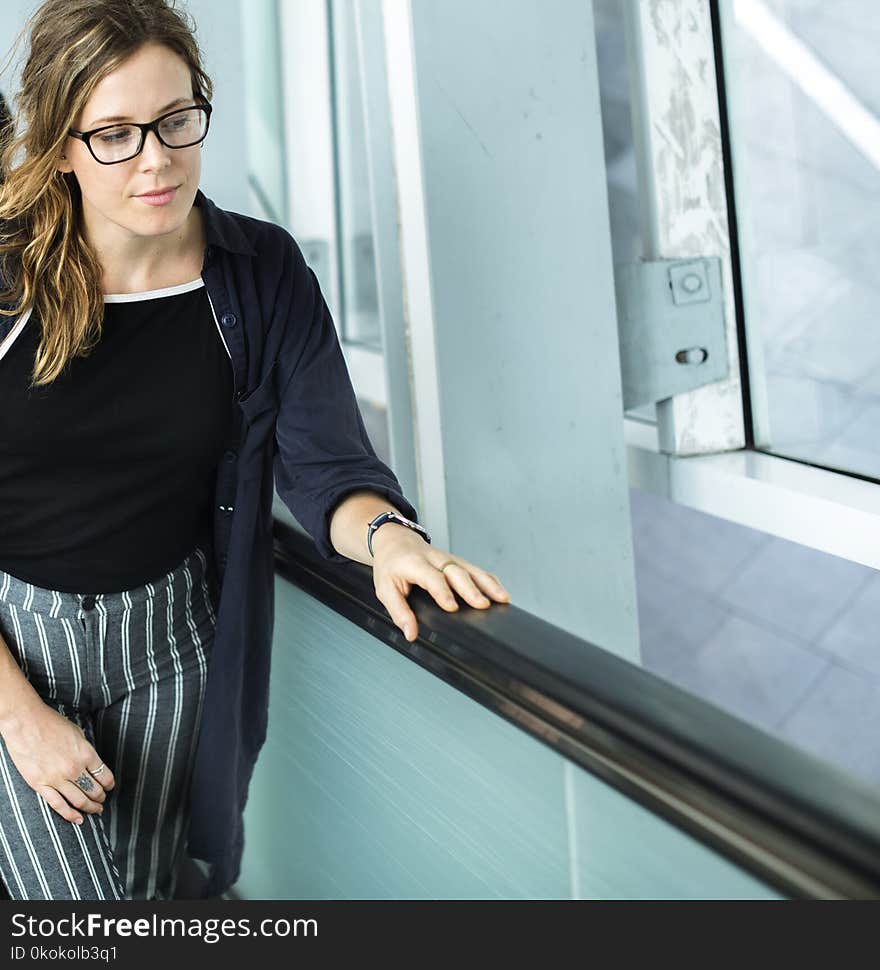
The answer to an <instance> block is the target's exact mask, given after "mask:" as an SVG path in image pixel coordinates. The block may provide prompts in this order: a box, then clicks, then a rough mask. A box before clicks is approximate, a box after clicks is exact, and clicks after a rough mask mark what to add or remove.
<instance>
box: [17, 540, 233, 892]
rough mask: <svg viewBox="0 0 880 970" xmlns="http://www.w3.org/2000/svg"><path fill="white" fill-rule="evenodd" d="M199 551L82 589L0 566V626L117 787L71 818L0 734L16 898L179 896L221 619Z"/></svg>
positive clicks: (205, 560)
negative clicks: (117, 586) (158, 575)
mask: <svg viewBox="0 0 880 970" xmlns="http://www.w3.org/2000/svg"><path fill="white" fill-rule="evenodd" d="M216 589H217V587H216V579H215V577H214V574H213V571H212V567H211V566H209V557H208V556H206V553H205V551H203V550H202V549H201V548H197V549H195V550H194V551H193V553H192V554H191V555H190V556H188V557H187V558H186V559H185V560H184V561H183V562H182V563H181V564H180V565H179V566H178V567H177V568H176V569H174V570H172V571H171V572H169V573H168V574H167V575H166V576H164V577H163V578H162V579H161V580H157V581H155V582H152V583H147V584H146V585H145V586H141V587H138V588H137V589H133V590H127V591H125V592H122V593H99V594H94V595H92V596H86V595H84V594H80V593H63V592H58V591H57V590H47V589H42V588H40V587H37V586H33V585H32V584H30V583H26V582H24V581H22V580H19V579H16V578H14V577H13V576H10V575H9V574H8V573H5V572H3V571H2V570H0V634H2V635H3V639H4V640H5V642H6V644H7V646H8V647H9V650H10V652H11V653H12V655H13V657H14V658H15V659H16V661H17V662H18V664H19V666H20V667H21V669H22V670H23V672H24V673H25V676H26V677H27V678H28V681H29V682H30V683H31V685H32V686H33V687H34V688H35V689H36V690H37V692H38V693H39V694H40V696H41V697H42V698H43V700H45V702H46V703H47V704H50V705H51V706H52V707H53V708H55V709H56V710H58V711H59V712H60V713H61V714H63V715H64V716H65V717H67V718H69V719H70V720H72V721H75V722H76V723H77V724H79V725H80V726H81V727H82V728H83V730H84V732H85V734H86V737H87V738H88V739H89V742H90V743H91V744H92V745H94V747H95V750H96V751H97V752H98V756H99V757H100V758H101V759H102V760H103V761H104V762H105V763H106V764H107V765H109V767H110V769H111V770H112V771H113V773H114V776H115V778H116V787H115V788H114V789H113V791H111V792H108V793H107V799H106V801H105V802H104V812H103V814H102V815H100V816H99V815H93V814H89V813H83V818H84V821H83V824H82V825H76V824H74V823H73V822H68V821H67V820H66V819H63V818H62V817H61V816H60V815H58V814H57V813H56V812H55V811H53V810H52V809H51V808H50V807H49V805H48V804H47V803H46V802H45V800H44V799H43V798H42V796H40V795H38V794H37V793H36V792H34V791H33V790H32V789H31V788H30V787H28V785H27V784H26V783H25V781H24V779H23V778H22V776H21V775H20V773H19V772H18V770H17V769H16V767H15V764H14V763H13V761H12V759H11V758H10V756H9V753H8V752H7V750H6V745H5V743H3V741H2V739H0V877H2V880H3V882H4V884H5V886H6V889H7V891H8V893H9V894H10V896H11V897H12V898H13V899H171V898H173V895H174V889H175V885H176V881H177V871H178V866H179V864H180V861H181V858H182V854H183V852H184V850H185V848H186V847H185V845H184V833H185V831H186V821H187V810H188V791H189V781H190V775H191V772H192V765H193V759H194V756H195V749H196V740H197V736H198V728H199V724H200V722H201V715H202V703H203V699H204V693H205V683H206V680H207V673H208V658H209V656H210V650H211V645H212V643H213V639H214V629H215V627H216V604H217V593H216Z"/></svg>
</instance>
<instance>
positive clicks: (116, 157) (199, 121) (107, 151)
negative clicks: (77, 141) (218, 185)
mask: <svg viewBox="0 0 880 970" xmlns="http://www.w3.org/2000/svg"><path fill="white" fill-rule="evenodd" d="M207 130H208V112H207V111H205V110H204V109H203V108H184V109H183V110H182V111H175V112H174V114H170V115H168V116H167V117H166V118H164V119H163V120H162V122H161V123H160V124H159V135H160V136H161V140H162V141H163V142H164V143H165V144H166V145H167V146H168V147H169V148H186V147H187V146H188V145H195V144H197V143H198V142H200V141H201V140H202V139H203V138H204V137H205V133H206V131H207ZM140 140H141V130H140V128H137V127H136V126H135V125H116V126H114V127H113V128H105V129H104V130H103V131H100V132H98V134H96V135H92V137H91V139H90V141H89V145H90V147H91V149H92V151H93V152H94V154H95V157H96V158H97V159H98V160H99V161H102V162H122V161H125V160H126V159H127V158H133V157H134V156H135V155H137V153H138V150H139V148H140Z"/></svg>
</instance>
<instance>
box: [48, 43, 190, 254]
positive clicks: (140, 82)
mask: <svg viewBox="0 0 880 970" xmlns="http://www.w3.org/2000/svg"><path fill="white" fill-rule="evenodd" d="M193 103H194V99H193V94H192V80H191V78H190V73H189V68H188V67H187V65H186V63H185V62H184V61H183V60H182V59H181V58H180V57H179V56H178V55H177V54H175V53H174V52H173V51H172V50H170V48H168V47H165V46H164V45H161V44H156V43H148V44H144V46H143V47H141V48H140V49H139V50H137V51H136V52H135V53H134V54H132V56H131V57H129V58H128V60H126V61H123V63H122V64H120V65H119V67H117V68H116V70H115V71H112V72H111V73H110V74H108V75H107V77H105V78H104V79H103V80H101V81H100V82H99V83H98V85H97V86H96V87H95V89H94V91H92V94H91V97H90V98H89V100H88V101H87V102H86V105H85V107H84V108H83V110H82V113H81V114H80V115H79V117H77V118H76V119H75V121H74V124H73V127H74V128H75V129H76V130H77V131H91V130H92V129H93V128H100V127H101V126H102V125H107V124H112V123H113V122H115V121H139V122H147V121H152V120H153V119H154V118H158V117H159V116H160V115H163V114H165V113H167V112H168V111H172V110H173V109H174V108H176V107H186V106H187V105H190V104H193ZM200 152H201V149H200V146H199V145H193V146H192V147H190V148H166V147H165V146H164V145H163V144H162V143H161V142H160V141H159V139H158V138H157V137H156V133H155V132H153V131H151V132H149V133H148V134H147V137H146V140H145V141H144V147H143V150H142V151H141V153H140V154H139V155H136V156H135V157H134V158H132V159H129V160H128V161H127V162H117V163H116V164H114V165H102V164H101V163H100V162H97V161H96V160H95V159H94V158H93V157H92V155H91V153H90V152H89V149H88V148H87V147H86V144H85V142H83V141H81V140H80V139H78V138H68V139H67V142H66V144H65V148H64V154H65V155H66V156H67V157H66V159H61V160H59V162H58V169H59V171H62V172H73V173H74V175H75V176H76V179H77V182H79V187H80V190H81V192H82V202H83V216H84V219H85V228H86V233H87V235H88V236H89V238H91V239H93V240H97V239H101V240H105V239H113V238H118V234H119V232H120V231H121V233H122V235H123V236H126V237H129V238H130V237H131V236H140V237H156V236H163V235H166V234H169V233H175V232H177V231H178V230H181V229H182V228H183V226H184V223H185V222H186V220H187V216H188V215H189V213H190V211H191V209H192V205H193V200H194V199H195V195H196V190H197V189H198V186H199V177H200V175H201V153H200ZM166 188H171V189H173V190H174V191H173V192H172V195H171V199H170V201H168V202H166V203H164V204H161V205H155V204H149V203H148V202H146V201H145V200H144V199H143V198H140V196H142V195H143V194H144V193H149V192H155V191H156V190H157V189H166Z"/></svg>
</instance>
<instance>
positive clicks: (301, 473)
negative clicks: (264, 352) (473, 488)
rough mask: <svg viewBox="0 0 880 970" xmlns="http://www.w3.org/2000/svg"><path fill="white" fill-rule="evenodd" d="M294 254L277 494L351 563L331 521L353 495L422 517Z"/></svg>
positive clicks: (307, 272)
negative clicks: (371, 429) (379, 452)
mask: <svg viewBox="0 0 880 970" xmlns="http://www.w3.org/2000/svg"><path fill="white" fill-rule="evenodd" d="M293 250H294V253H293V268H292V272H293V275H294V279H293V281H292V283H293V285H292V288H291V301H292V308H291V311H290V313H289V315H288V321H287V325H288V327H294V328H296V335H295V336H296V337H297V339H295V340H292V341H291V342H290V343H291V346H293V347H295V351H294V353H295V354H296V362H295V364H294V366H293V371H292V372H291V374H290V376H289V378H288V379H287V383H286V386H285V388H284V390H283V392H282V393H281V396H280V402H279V409H278V415H277V419H276V426H275V440H276V444H277V448H276V451H275V457H274V472H275V487H276V489H277V492H278V495H279V497H280V498H281V500H282V501H283V502H284V503H285V505H286V506H287V507H288V508H289V509H290V511H291V512H292V513H293V515H294V516H295V517H296V519H297V521H298V522H299V523H300V525H302V527H303V528H304V529H305V530H306V531H307V532H308V533H309V534H310V535H311V536H312V538H313V539H314V540H315V543H316V545H317V548H318V550H319V552H320V553H321V555H322V556H323V557H324V558H325V559H329V560H332V561H337V562H345V561H346V557H345V556H342V555H340V554H339V553H338V552H336V550H335V549H334V548H333V545H332V544H331V542H330V519H331V517H332V514H333V511H334V509H335V507H336V506H337V505H338V504H339V502H341V501H342V499H344V498H345V496H346V495H348V494H350V493H351V492H355V491H361V490H368V491H371V492H376V493H378V494H380V495H382V496H384V497H385V498H387V499H388V501H389V502H390V503H391V504H392V505H393V506H394V507H395V508H397V509H399V510H400V512H402V513H403V515H405V516H407V517H409V518H411V519H413V520H417V514H416V510H415V508H414V507H413V506H412V505H411V504H410V502H409V501H408V500H407V499H406V497H405V496H404V494H403V491H402V489H401V486H400V482H399V481H398V480H397V478H396V476H395V475H394V473H393V472H392V470H391V469H390V468H389V467H388V466H387V465H386V464H384V463H383V462H382V461H381V460H380V459H379V458H378V457H377V456H376V452H375V451H374V450H373V446H372V444H371V442H370V439H369V437H368V436H367V432H366V429H365V427H364V422H363V418H362V417H361V413H360V410H359V408H358V405H357V399H356V397H355V393H354V389H353V388H352V385H351V380H350V378H349V374H348V369H347V367H346V364H345V358H344V357H343V355H342V348H341V347H340V345H339V339H338V336H337V333H336V327H335V325H334V323H333V319H332V317H331V315H330V311H329V309H328V308H327V304H326V302H325V300H324V297H323V295H322V293H321V289H320V286H319V284H318V280H317V278H316V277H315V274H314V273H313V272H312V270H311V269H310V268H309V267H308V266H307V265H306V263H305V260H304V259H303V257H302V254H301V253H300V252H299V247H298V246H296V244H295V243H294V246H293ZM364 532H365V534H366V523H365V528H364Z"/></svg>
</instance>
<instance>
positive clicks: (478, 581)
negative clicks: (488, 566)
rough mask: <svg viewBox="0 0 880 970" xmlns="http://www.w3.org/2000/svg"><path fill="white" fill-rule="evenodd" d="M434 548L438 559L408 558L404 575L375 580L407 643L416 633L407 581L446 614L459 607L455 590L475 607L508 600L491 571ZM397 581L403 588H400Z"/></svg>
mask: <svg viewBox="0 0 880 970" xmlns="http://www.w3.org/2000/svg"><path fill="white" fill-rule="evenodd" d="M436 551H437V553H438V554H439V556H440V558H439V561H435V562H432V561H430V560H429V559H427V558H422V559H421V561H416V562H412V561H410V563H409V565H408V568H407V570H406V573H405V578H403V577H402V576H400V575H398V576H397V577H396V578H395V577H390V578H386V579H385V580H384V581H379V582H378V583H377V585H376V595H377V596H378V597H379V599H380V601H381V602H382V603H383V604H384V606H385V608H386V609H387V610H388V613H389V615H390V616H391V619H392V621H393V622H394V624H395V625H396V626H397V627H398V628H399V629H400V630H402V631H403V635H404V636H405V637H406V639H407V640H409V641H410V642H412V641H413V640H415V638H416V636H417V634H418V624H417V621H416V616H415V613H413V611H412V609H411V608H410V606H409V603H408V602H407V599H406V594H407V593H408V592H409V589H410V585H411V584H414V585H416V586H420V587H421V588H422V589H424V590H425V591H426V592H427V593H429V594H430V595H431V596H432V597H433V598H434V600H435V602H436V603H437V604H438V605H439V606H442V607H443V609H444V610H446V611H447V612H448V613H454V612H456V611H457V610H458V608H459V607H458V600H457V599H456V598H455V594H456V593H457V594H458V595H459V596H460V597H461V598H462V599H463V600H464V602H465V603H467V604H468V605H469V606H472V607H474V608H475V609H487V608H488V607H489V606H490V605H491V601H492V600H495V601H496V602H498V603H507V602H509V601H510V594H509V593H508V592H507V590H506V589H505V588H504V587H503V586H502V585H501V581H500V580H499V579H498V577H497V576H496V575H495V574H494V573H488V572H486V571H485V570H484V569H480V568H479V567H477V566H474V565H473V564H472V563H469V562H467V560H464V559H459V558H458V557H452V556H450V555H449V554H448V553H443V552H442V551H441V550H436ZM398 583H400V584H402V585H403V586H405V587H406V589H405V590H402V589H400V588H399V586H398Z"/></svg>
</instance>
